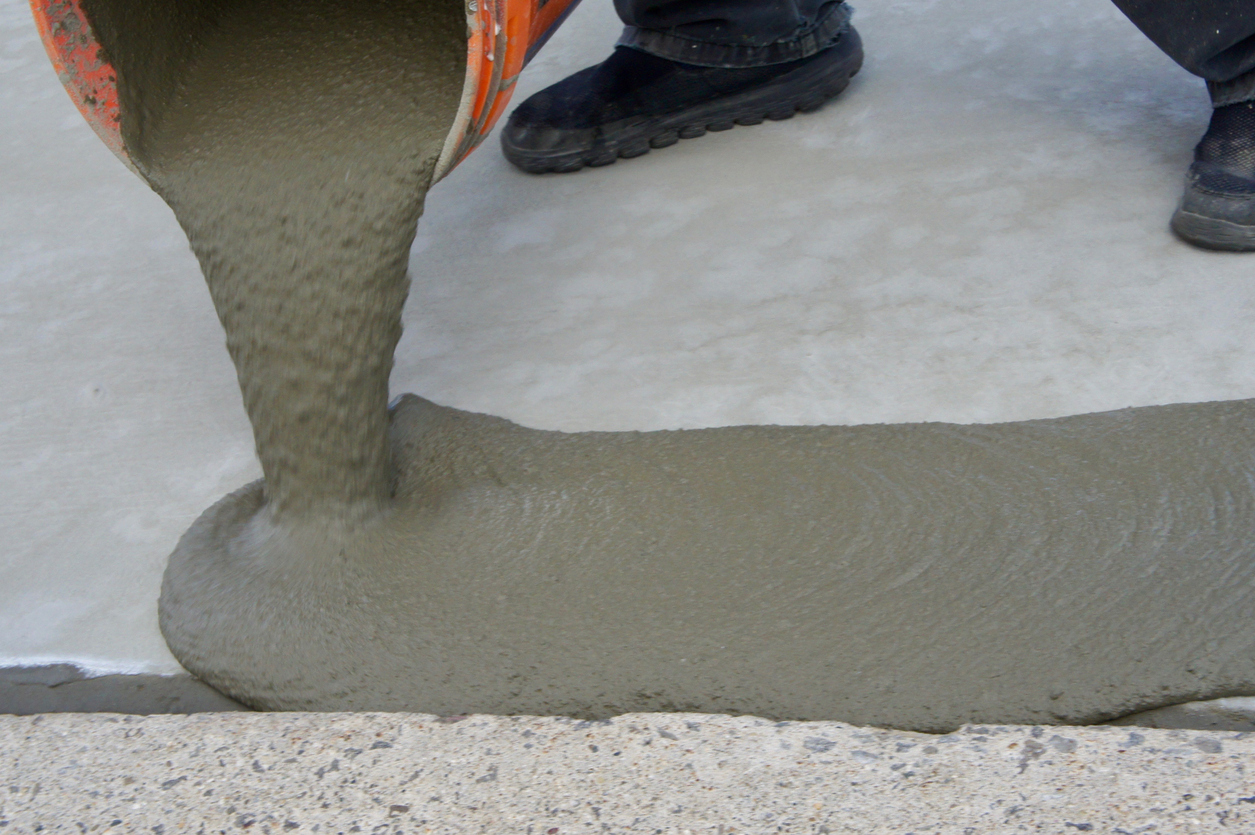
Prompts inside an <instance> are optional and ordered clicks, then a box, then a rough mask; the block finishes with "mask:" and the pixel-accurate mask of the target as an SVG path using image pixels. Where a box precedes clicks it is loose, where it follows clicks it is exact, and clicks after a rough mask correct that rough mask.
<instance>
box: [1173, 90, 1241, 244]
mask: <svg viewBox="0 0 1255 835" xmlns="http://www.w3.org/2000/svg"><path fill="white" fill-rule="evenodd" d="M1172 229H1173V231H1174V232H1176V233H1177V234H1178V235H1180V236H1181V237H1182V238H1184V239H1185V240H1186V241H1188V242H1190V243H1192V244H1194V245H1196V246H1201V247H1204V248H1206V249H1226V250H1231V251H1235V252H1250V251H1255V102H1249V101H1247V102H1239V103H1237V104H1228V105H1225V106H1223V107H1217V108H1216V109H1215V111H1213V113H1212V116H1211V125H1210V126H1209V127H1208V128H1207V133H1206V134H1204V135H1203V139H1202V141H1201V142H1199V143H1198V147H1197V148H1195V149H1194V163H1193V164H1192V165H1191V166H1190V170H1189V173H1188V174H1186V177H1185V196H1184V197H1183V198H1181V206H1180V208H1178V209H1177V212H1176V214H1175V215H1173V217H1172Z"/></svg>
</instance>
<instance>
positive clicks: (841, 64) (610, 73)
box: [501, 0, 863, 173]
mask: <svg viewBox="0 0 1255 835" xmlns="http://www.w3.org/2000/svg"><path fill="white" fill-rule="evenodd" d="M615 6H616V8H617V10H618V11H619V14H620V17H622V19H623V21H624V23H625V24H626V28H625V29H624V31H623V35H622V37H621V38H620V40H619V43H618V45H617V46H616V48H615V50H614V53H613V54H612V55H611V56H610V58H608V59H607V60H606V61H604V62H602V63H601V64H598V65H597V66H594V67H589V68H588V69H585V70H582V71H581V72H578V73H576V74H575V75H572V76H570V77H568V78H566V79H564V80H562V81H560V82H558V83H557V84H554V85H552V86H551V87H548V88H546V89H545V90H542V91H541V92H539V93H537V94H536V95H534V96H532V97H530V98H529V99H527V100H526V101H525V102H523V103H522V104H521V105H519V106H518V107H517V108H516V109H515V111H514V112H513V113H512V114H510V118H509V120H508V122H507V123H506V127H505V129H504V130H503V131H502V134H501V144H502V149H503V151H504V152H505V155H506V158H507V159H509V160H510V162H512V163H514V164H515V165H516V166H518V167H519V168H522V169H523V170H525V171H530V172H533V173H543V172H549V171H558V172H565V171H576V170H578V169H580V168H583V167H584V166H586V165H607V164H609V163H612V162H614V161H615V160H617V159H619V158H628V157H635V156H640V155H641V154H644V153H647V152H648V151H649V150H650V149H651V148H662V147H665V146H667V145H671V144H674V143H675V142H677V141H678V140H679V139H682V138H684V139H687V138H691V137H696V136H701V135H702V134H703V133H705V132H706V131H707V130H724V129H727V128H730V127H732V126H733V125H734V124H741V125H753V124H758V123H760V122H762V121H763V120H764V119H787V118H789V117H790V116H792V115H793V114H794V113H796V112H797V111H799V110H800V111H808V110H814V109H816V108H818V107H819V106H820V105H822V104H823V103H824V102H825V101H826V100H827V99H829V98H831V97H833V96H835V95H837V94H838V93H840V92H841V91H842V90H843V89H845V86H846V85H847V84H848V83H849V80H850V78H851V77H852V76H853V75H854V74H855V73H857V72H858V70H859V67H860V66H862V60H863V51H862V44H861V42H860V41H859V38H858V33H856V32H855V31H854V30H853V29H852V28H851V27H850V25H849V18H850V10H849V7H848V6H846V5H845V4H844V3H843V2H841V0H615Z"/></svg>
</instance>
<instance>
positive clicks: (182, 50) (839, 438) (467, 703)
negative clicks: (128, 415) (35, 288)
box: [89, 0, 1255, 731]
mask: <svg viewBox="0 0 1255 835" xmlns="http://www.w3.org/2000/svg"><path fill="white" fill-rule="evenodd" d="M120 4H121V0H92V2H91V3H90V4H89V13H93V14H94V15H95V17H93V20H94V22H95V23H96V24H97V25H98V26H99V27H100V28H101V29H102V31H103V32H105V33H106V34H105V35H104V36H103V38H102V39H103V40H104V41H105V43H106V46H107V47H108V48H109V49H110V50H111V57H113V58H114V59H115V63H118V65H119V82H120V85H121V86H122V88H123V90H124V95H123V104H124V111H123V114H124V128H125V130H124V133H125V136H126V138H127V142H128V148H129V149H130V150H131V152H132V154H133V155H134V156H135V157H136V158H137V160H139V162H140V168H141V170H142V171H144V172H145V175H146V176H147V177H148V178H149V180H150V182H152V183H153V185H154V187H155V188H157V190H158V191H159V192H160V193H161V194H162V195H163V197H165V198H166V200H167V201H168V202H169V203H170V204H171V206H172V207H173V208H174V210H175V212H176V214H177V215H178V217H179V219H180V222H181V223H182V224H183V226H184V228H185V229H186V230H187V231H188V235H189V238H190V240H191V241H192V247H193V249H194V250H195V252H196V254H197V256H198V257H199V258H200V262H201V264H202V267H203V269H204V271H205V275H206V279H207V281H208V283H209V286H210V290H211V294H212V295H213V299H214V303H215V305H216V306H217V309H218V312H219V315H220V317H221V319H222V322H223V325H224V327H225V329H226V332H227V344H228V348H229V349H230V351H231V355H232V358H233V359H234V360H235V363H236V367H237V369H238V371H239V376H240V384H241V389H242V390H243V393H244V400H245V405H246V407H247V409H248V412H249V416H250V418H251V420H252V422H253V427H254V432H255V435H256V440H257V448H258V454H259V457H260V458H261V461H262V466H263V470H264V472H265V481H264V482H258V483H257V484H254V485H251V486H249V487H246V488H244V489H243V490H241V491H239V492H237V493H235V494H233V495H231V496H229V497H227V498H226V499H224V500H223V501H222V502H220V503H219V504H217V505H215V506H214V507H213V508H211V509H210V510H209V511H207V513H206V514H205V515H204V516H202V518H201V519H200V520H198V521H197V522H196V524H195V525H194V526H193V527H192V528H191V530H189V531H188V533H187V534H186V535H185V536H184V537H183V539H182V540H181V542H180V543H179V546H178V548H177V549H176V551H175V553H174V554H173V555H172V557H171V561H170V565H169V568H168V570H167V573H166V577H165V583H164V587H163V592H162V600H161V626H162V631H163V633H164V635H165V636H166V639H167V641H168V642H169V644H170V647H171V649H172V650H173V651H174V653H175V655H176V657H178V658H179V660H180V661H181V662H182V663H183V664H184V665H185V666H186V667H187V668H188V669H189V670H190V671H191V672H193V673H194V674H196V675H197V676H200V677H201V678H203V679H204V680H206V681H208V682H209V683H211V684H213V685H214V686H216V687H218V688H220V689H221V690H223V691H224V692H226V693H228V694H230V695H231V696H233V697H235V698H238V699H240V700H241V701H243V702H245V703H247V704H249V705H252V706H255V707H260V708H272V709H297V710H394V711H422V712H430V713H438V714H459V713H469V712H483V713H537V714H569V715H574V716H580V717H585V718H601V717H607V716H611V715H614V714H618V713H623V712H629V711H676V710H678V711H703V712H726V713H753V714H757V715H762V716H767V717H772V718H779V719H841V720H845V721H849V722H855V723H860V724H876V725H888V726H894V727H899V728H909V729H917V730H929V731H943V730H949V729H952V728H954V727H957V726H958V725H960V724H962V723H963V722H990V723H995V722H997V723H1021V722H1022V723H1052V722H1055V723H1057V722H1069V723H1084V722H1096V721H1102V720H1104V719H1108V718H1111V717H1115V716H1120V715H1124V714H1128V713H1131V712H1134V711H1137V710H1144V709H1149V708H1154V707H1158V706H1161V705H1166V704H1173V703H1179V702H1184V701H1190V700H1194V699H1204V698H1215V697H1221V696H1228V695H1239V694H1247V693H1255V652H1253V651H1252V644H1253V643H1255V621H1253V619H1252V615H1255V588H1253V586H1252V583H1251V580H1252V576H1251V575H1252V574H1253V573H1255V560H1252V550H1253V547H1255V543H1253V537H1252V535H1251V530H1252V523H1255V494H1253V491H1252V483H1253V481H1252V478H1253V476H1255V459H1253V457H1252V451H1255V428H1253V426H1255V425H1253V423H1252V419H1253V418H1255V402H1249V401H1241V402H1233V403H1218V404H1199V405H1183V406H1171V407H1154V408H1146V409H1135V410H1127V411H1123V412H1114V413H1108V414H1101V415H1088V416H1079V417H1071V418H1064V419H1058V420H1049V421H1030V422H1024V423H1016V424H1002V425H992V426H950V425H942V424H921V425H899V426H862V427H809V428H808V427H792V428H785V427H736V428H724V429H709V430H695V431H687V432H656V433H645V434H641V433H614V434H611V433H581V434H562V433H555V432H543V431H538V430H531V429H526V428H523V427H519V426H516V425H514V424H511V423H509V422H507V421H503V420H500V419H497V418H492V417H488V416H483V415H471V414H467V413H462V412H457V411H454V410H450V409H445V408H442V407H439V406H436V405H434V404H431V403H428V402H426V401H422V400H420V399H418V398H414V397H409V398H407V399H404V400H403V401H401V402H400V403H399V405H398V406H397V408H396V409H395V411H394V412H393V415H392V418H391V421H389V416H388V411H387V410H386V408H385V401H386V397H387V374H388V370H389V368H390V366H391V360H392V351H393V349H394V347H395V345H396V339H397V336H398V335H399V331H400V324H399V323H400V310H401V306H402V303H403V301H404V297H405V291H406V281H405V264H406V259H407V255H408V248H409V245H410V242H411V240H412V237H413V234H414V225H415V223H416V221H417V219H418V216H419V214H420V213H421V208H422V196H423V193H424V191H425V189H426V187H427V186H428V184H429V181H430V176H431V171H432V166H433V164H434V162H435V159H436V156H437V155H438V152H439V149H440V145H441V143H442V141H443V135H444V132H445V131H447V129H448V124H449V123H450V122H451V120H452V118H453V113H454V110H455V108H456V99H457V94H458V93H459V92H460V89H461V75H462V62H463V60H464V57H463V50H464V44H463V43H462V40H461V38H462V35H463V33H462V30H461V27H462V25H463V24H462V21H461V11H460V10H459V9H457V8H455V7H449V6H444V5H442V4H438V3H433V4H432V5H431V6H430V8H428V7H427V6H425V5H424V4H423V3H420V2H409V3H401V4H388V5H387V6H386V8H385V4H374V3H368V2H364V0H340V2H336V0H319V1H318V2H312V3H296V2H293V0H284V2H275V3H270V4H268V5H267V4H244V3H242V2H238V0H237V2H229V3H228V2H202V3H200V4H199V5H197V4H190V5H188V6H181V7H180V10H179V11H178V12H177V15H179V17H177V18H176V17H175V16H174V15H175V14H176V13H175V12H173V11H172V12H171V13H170V16H168V17H165V18H160V17H159V16H158V15H156V13H155V12H154V13H152V14H150V15H149V17H148V18H145V19H143V20H137V19H136V20H128V19H127V18H126V15H127V14H131V15H137V14H140V11H137V9H135V8H131V9H124V8H122V7H121V5H120ZM132 5H134V6H137V7H138V6H139V5H140V4H132ZM438 8H439V14H437V13H436V11H437V9H438ZM189 10H193V11H189ZM425 10H426V12H428V13H429V14H425ZM445 11H448V14H449V17H448V20H445V18H444V16H443V15H444V13H445ZM110 15H112V17H110ZM187 15H190V17H186V16H187ZM437 24H438V25H437ZM128 27H131V28H128ZM144 27H147V28H144ZM136 32H143V33H146V34H148V35H150V36H151V37H152V38H155V39H158V40H160V39H161V38H163V37H164V38H166V39H167V40H169V39H172V38H173V39H174V40H176V41H177V47H178V48H171V49H167V48H157V49H152V50H151V51H150V53H146V54H139V53H140V52H141V51H138V50H134V49H132V50H130V51H131V52H132V53H135V54H132V55H131V56H130V57H129V58H126V59H124V60H119V59H118V58H117V55H116V54H115V52H114V51H115V50H116V51H117V53H118V54H121V53H125V52H127V51H128V50H127V47H128V45H131V44H133V43H139V42H141V41H138V40H136V39H135V36H134V33H136ZM128 39H130V40H128ZM163 56H167V57H163ZM163 61H166V63H162V62H163ZM180 62H182V63H180Z"/></svg>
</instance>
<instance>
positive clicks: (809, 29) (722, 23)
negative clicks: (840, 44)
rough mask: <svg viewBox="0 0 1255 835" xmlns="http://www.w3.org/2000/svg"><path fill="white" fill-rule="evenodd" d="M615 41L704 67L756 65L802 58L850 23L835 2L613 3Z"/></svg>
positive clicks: (718, 0) (842, 5)
mask: <svg viewBox="0 0 1255 835" xmlns="http://www.w3.org/2000/svg"><path fill="white" fill-rule="evenodd" d="M614 5H615V9H616V10H617V11H618V12H619V17H621V18H622V19H623V22H624V23H625V24H627V28H626V29H625V30H624V32H623V37H622V38H621V39H620V41H619V43H620V44H621V45H623V46H631V47H633V48H635V49H639V50H641V51H643V52H648V53H650V54H652V55H657V56H658V57H660V58H666V59H667V60H669V61H680V62H683V63H686V64H695V65H698V66H706V67H729V68H730V67H761V66H767V65H770V64H783V63H786V62H788V61H797V60H799V59H802V58H808V57H810V56H811V55H814V54H816V53H818V52H820V51H821V50H823V49H824V48H826V47H828V46H830V45H831V44H833V43H834V42H835V41H836V40H837V39H838V38H839V37H840V35H841V33H842V32H843V31H844V30H845V28H846V25H847V24H848V22H849V19H850V10H849V7H848V6H846V5H845V3H844V2H842V1H841V0H615V4H614Z"/></svg>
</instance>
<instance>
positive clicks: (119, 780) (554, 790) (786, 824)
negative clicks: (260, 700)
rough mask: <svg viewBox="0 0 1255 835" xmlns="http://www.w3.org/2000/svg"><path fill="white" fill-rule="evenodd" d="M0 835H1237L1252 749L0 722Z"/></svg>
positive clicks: (414, 727)
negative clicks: (43, 834) (38, 834)
mask: <svg viewBox="0 0 1255 835" xmlns="http://www.w3.org/2000/svg"><path fill="white" fill-rule="evenodd" d="M0 752H2V755H0V757H2V765H0V777H2V778H3V784H2V785H3V788H0V832H5V833H10V832H22V833H27V832H31V833H34V832H49V833H50V832H145V833H147V832H151V833H155V835H173V833H184V832H185V833H201V832H203V833H216V832H241V831H249V832H254V833H300V832H323V833H357V832H361V833H390V834H391V833H427V832H432V833H527V834H528V835H574V834H575V833H600V832H611V833H618V832H624V833H626V832H632V833H637V832H641V833H655V835H657V834H658V833H665V835H673V834H674V835H687V834H688V833H692V835H699V833H708V834H709V835H738V833H746V834H747V835H748V834H749V833H767V832H790V833H860V835H866V834H867V833H889V832H892V833H900V834H901V835H906V833H916V835H923V833H955V835H978V834H979V833H1012V832H1049V833H1061V835H1072V834H1073V833H1082V832H1094V833H1100V832H1101V833H1120V834H1122V835H1132V834H1133V833H1193V832H1198V833H1220V832H1224V833H1234V835H1238V833H1248V834H1249V833H1255V775H1252V774H1251V773H1249V772H1250V767H1251V766H1252V765H1255V759H1253V756H1255V735H1252V734H1245V733H1230V732H1200V731H1181V730H1151V729H1146V728H1128V727H1120V728H1116V727H1091V728H1077V727H966V728H963V729H961V730H960V731H957V732H955V733H952V734H947V735H944V736H928V735H924V734H914V733H904V732H898V731H886V730H877V729H868V728H858V727H853V726H850V725H844V724H840V723H835V722H795V723H773V722H769V721H765V720H762V719H756V718H751V717H728V716H706V715H699V714H629V715H625V716H621V717H618V718H616V719H614V720H611V721H606V722H601V723H596V722H580V721H575V720H571V719H563V718H536V717H495V716H471V717H451V718H445V719H440V718H437V717H434V716H428V715H418V714H299V713H270V714H244V713H228V714H217V715H213V714H202V715H196V716H150V717H139V716H119V715H108V714H57V715H41V716H33V717H0Z"/></svg>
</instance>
